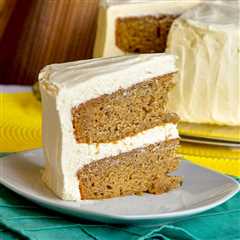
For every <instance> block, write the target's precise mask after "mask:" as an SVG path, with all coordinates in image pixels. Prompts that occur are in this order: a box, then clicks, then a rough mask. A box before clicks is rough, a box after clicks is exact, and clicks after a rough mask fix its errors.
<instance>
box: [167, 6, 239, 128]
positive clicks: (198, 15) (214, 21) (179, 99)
mask: <svg viewBox="0 0 240 240" xmlns="http://www.w3.org/2000/svg"><path fill="white" fill-rule="evenodd" d="M239 36H240V34H239V8H238V7H231V6H230V5H229V6H228V5H223V4H219V5H217V4H201V5H199V6H197V7H196V8H193V9H192V10H190V11H188V12H186V13H185V14H183V15H182V16H181V17H180V18H178V19H177V20H175V22H174V23H173V25H172V27H171V30H170V33H169V36H168V52H170V53H173V54H176V55H177V56H178V60H177V67H178V68H179V70H180V71H179V74H177V77H176V82H177V84H176V87H175V89H174V90H173V91H172V92H171V94H170V99H169V108H170V109H171V110H172V111H175V112H176V113H178V115H179V116H180V118H181V120H182V121H186V122H194V123H212V124H221V125H236V126H238V125H240V81H239V76H240V71H239V62H240V38H239Z"/></svg>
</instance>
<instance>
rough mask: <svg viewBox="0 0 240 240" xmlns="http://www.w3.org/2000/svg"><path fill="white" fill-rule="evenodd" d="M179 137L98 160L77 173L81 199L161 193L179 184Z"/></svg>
mask: <svg viewBox="0 0 240 240" xmlns="http://www.w3.org/2000/svg"><path fill="white" fill-rule="evenodd" d="M177 145H178V140H171V141H165V142H162V143H159V144H153V145H149V146H147V147H145V148H138V149H135V150H133V151H130V152H127V153H123V154H120V155H117V156H115V157H109V158H105V159H101V160H98V161H96V162H93V163H90V164H88V165H85V166H84V167H83V168H82V169H80V170H79V172H78V178H79V188H80V192H81V198H82V199H104V198H111V197H118V196H124V195H129V194H141V193H144V192H149V193H154V194H158V193H162V192H167V191H169V190H171V189H173V188H177V187H178V186H180V184H181V177H173V176H168V175H167V174H168V173H170V172H172V171H174V170H176V168H177V167H178V165H179V158H178V157H176V155H175V150H176V147H177Z"/></svg>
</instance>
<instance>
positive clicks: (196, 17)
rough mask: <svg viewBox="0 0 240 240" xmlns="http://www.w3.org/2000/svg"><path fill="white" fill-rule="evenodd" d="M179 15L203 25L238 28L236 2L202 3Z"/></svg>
mask: <svg viewBox="0 0 240 240" xmlns="http://www.w3.org/2000/svg"><path fill="white" fill-rule="evenodd" d="M215 3H218V2H217V1H216V2H215ZM181 17H182V18H183V19H186V20H190V21H192V22H195V23H201V25H204V26H211V25H214V26H218V27H227V26H228V27H237V28H239V6H238V5H237V4H236V5H233V4H228V5H227V4H222V3H221V4H220V3H219V4H211V3H202V4H199V5H198V6H196V7H195V8H192V9H191V10H189V11H187V12H186V13H184V14H183V15H182V16H181Z"/></svg>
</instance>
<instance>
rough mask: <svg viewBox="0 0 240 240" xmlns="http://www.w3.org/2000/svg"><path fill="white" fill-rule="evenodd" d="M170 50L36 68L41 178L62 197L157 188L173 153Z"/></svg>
mask: <svg viewBox="0 0 240 240" xmlns="http://www.w3.org/2000/svg"><path fill="white" fill-rule="evenodd" d="M175 73H176V67H175V57H174V56H173V55H168V54H143V55H132V56H123V57H115V58H103V59H92V60H84V61H77V62H70V63H63V64H53V65H49V66H47V67H45V68H44V69H43V70H42V71H41V73H40V75H39V81H40V89H41V96H42V102H43V145H44V152H45V156H46V159H47V163H46V166H45V170H44V173H43V180H44V182H45V183H46V184H47V185H48V187H49V188H51V189H52V190H53V191H54V192H55V193H56V194H57V195H58V196H59V197H60V198H62V199H65V200H81V199H82V200H83V199H104V198H111V197H119V196H124V195H130V194H141V193H144V192H148V193H154V194H158V193H163V192H167V191H169V190H171V189H174V188H177V187H179V186H180V184H181V177H177V176H172V175H169V174H170V173H171V172H172V171H174V170H176V169H177V167H178V165H179V158H178V157H177V156H176V147H177V145H178V131H177V127H176V124H177V122H178V117H177V115H176V114H175V113H171V112H169V111H167V108H166V105H167V99H168V92H169V90H170V89H171V88H173V86H174V80H173V76H174V74H175Z"/></svg>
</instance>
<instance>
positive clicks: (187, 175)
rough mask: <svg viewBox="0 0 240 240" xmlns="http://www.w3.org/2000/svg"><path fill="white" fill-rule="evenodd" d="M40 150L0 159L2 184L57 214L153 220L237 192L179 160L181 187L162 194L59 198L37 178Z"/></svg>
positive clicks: (235, 186) (223, 179)
mask: <svg viewBox="0 0 240 240" xmlns="http://www.w3.org/2000/svg"><path fill="white" fill-rule="evenodd" d="M43 165H44V157H43V152H42V150H34V151H29V152H24V153H18V154H14V155H10V156H7V157H4V158H2V159H0V182H1V183H2V184H3V185H5V186H6V187H8V188H10V189H11V190H13V191H15V192H16V193H18V194H20V195H22V196H24V197H26V198H28V199H30V200H32V201H34V202H36V203H37V204H39V205H41V206H44V207H46V208H50V209H53V210H56V211H59V212H61V213H65V214H70V215H74V216H77V217H81V218H87V219H90V220H97V221H102V222H107V223H128V224H129V223H134V224H146V223H147V224H153V223H157V222H158V223H159V222H161V221H168V220H169V221H171V220H176V218H182V217H187V216H190V215H192V214H196V213H200V212H203V211H206V210H208V209H210V208H213V207H215V206H217V205H219V204H221V203H223V202H225V201H226V200H228V199H229V198H231V197H232V196H233V195H234V194H236V193H237V192H238V191H239V183H238V182H237V181H235V180H234V179H232V178H230V177H228V176H224V175H222V174H219V173H216V172H213V171H211V170H207V169H205V168H202V167H199V166H197V165H194V164H191V163H190V162H188V161H184V160H183V161H182V164H181V167H180V168H179V170H177V171H176V172H175V174H176V175H182V176H184V184H183V186H182V187H181V188H180V189H178V190H175V191H171V192H169V193H165V194H162V195H151V194H145V195H144V196H128V197H121V198H113V199H108V200H98V201H80V202H71V201H62V200H60V199H58V198H57V197H56V196H55V195H54V194H53V193H52V192H51V191H50V190H48V188H47V187H46V186H45V185H44V184H43V183H42V181H41V179H40V170H41V169H42V167H43Z"/></svg>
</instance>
